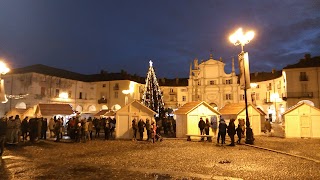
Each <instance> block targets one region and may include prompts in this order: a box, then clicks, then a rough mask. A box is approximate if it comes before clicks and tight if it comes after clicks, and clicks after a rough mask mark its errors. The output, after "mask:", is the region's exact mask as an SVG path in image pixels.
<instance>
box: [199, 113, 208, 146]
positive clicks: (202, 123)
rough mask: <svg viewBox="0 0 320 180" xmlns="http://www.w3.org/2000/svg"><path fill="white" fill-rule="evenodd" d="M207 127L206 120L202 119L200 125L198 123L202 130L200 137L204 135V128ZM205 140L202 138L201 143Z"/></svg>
mask: <svg viewBox="0 0 320 180" xmlns="http://www.w3.org/2000/svg"><path fill="white" fill-rule="evenodd" d="M205 126H206V123H205V122H204V120H203V119H202V118H200V120H199V123H198V127H199V129H200V135H204V128H205ZM203 140H204V138H203V137H202V138H201V141H203Z"/></svg>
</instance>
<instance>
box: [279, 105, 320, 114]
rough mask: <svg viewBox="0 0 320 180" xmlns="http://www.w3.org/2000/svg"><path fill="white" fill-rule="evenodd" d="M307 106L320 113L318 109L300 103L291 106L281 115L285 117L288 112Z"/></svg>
mask: <svg viewBox="0 0 320 180" xmlns="http://www.w3.org/2000/svg"><path fill="white" fill-rule="evenodd" d="M304 104H305V105H307V106H310V107H311V108H313V109H316V110H317V111H320V109H318V108H316V107H314V106H311V105H310V104H308V103H305V102H300V103H298V104H296V105H294V106H291V107H290V108H289V109H287V110H286V111H285V112H284V113H282V115H285V114H288V113H289V112H291V111H293V110H294V109H297V108H298V107H300V106H302V105H304Z"/></svg>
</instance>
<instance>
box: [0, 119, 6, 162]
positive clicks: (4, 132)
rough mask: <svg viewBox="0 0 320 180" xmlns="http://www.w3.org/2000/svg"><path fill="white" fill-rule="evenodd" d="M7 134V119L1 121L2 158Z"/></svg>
mask: <svg viewBox="0 0 320 180" xmlns="http://www.w3.org/2000/svg"><path fill="white" fill-rule="evenodd" d="M6 134H7V120H6V118H1V119H0V158H2V155H3V151H4V143H5V142H6Z"/></svg>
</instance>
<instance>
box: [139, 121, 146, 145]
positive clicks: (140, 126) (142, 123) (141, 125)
mask: <svg viewBox="0 0 320 180" xmlns="http://www.w3.org/2000/svg"><path fill="white" fill-rule="evenodd" d="M144 127H145V123H144V122H143V120H142V119H140V120H139V122H138V129H139V133H140V141H142V140H143V132H144Z"/></svg>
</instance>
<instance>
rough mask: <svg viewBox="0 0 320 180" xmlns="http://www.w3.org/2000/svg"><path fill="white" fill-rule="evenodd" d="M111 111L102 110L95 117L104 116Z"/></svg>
mask: <svg viewBox="0 0 320 180" xmlns="http://www.w3.org/2000/svg"><path fill="white" fill-rule="evenodd" d="M108 111H109V110H101V111H99V112H98V113H97V114H95V115H93V116H103V115H104V114H105V113H107V112H108Z"/></svg>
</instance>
